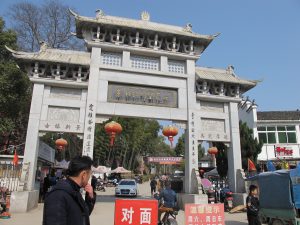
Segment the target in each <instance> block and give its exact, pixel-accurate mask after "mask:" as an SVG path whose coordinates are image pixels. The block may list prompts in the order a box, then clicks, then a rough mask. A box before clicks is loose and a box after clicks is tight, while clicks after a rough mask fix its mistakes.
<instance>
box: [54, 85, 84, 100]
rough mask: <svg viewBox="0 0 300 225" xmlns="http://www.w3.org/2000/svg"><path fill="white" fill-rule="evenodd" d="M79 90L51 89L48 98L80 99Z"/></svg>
mask: <svg viewBox="0 0 300 225" xmlns="http://www.w3.org/2000/svg"><path fill="white" fill-rule="evenodd" d="M81 92H82V91H81V89H75V88H59V87H51V90H50V97H53V98H68V99H81Z"/></svg>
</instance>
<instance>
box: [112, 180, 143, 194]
mask: <svg viewBox="0 0 300 225" xmlns="http://www.w3.org/2000/svg"><path fill="white" fill-rule="evenodd" d="M137 194H138V187H137V183H136V181H135V180H133V179H123V180H121V181H120V182H119V184H118V186H117V187H116V189H115V195H116V196H133V197H136V196H137Z"/></svg>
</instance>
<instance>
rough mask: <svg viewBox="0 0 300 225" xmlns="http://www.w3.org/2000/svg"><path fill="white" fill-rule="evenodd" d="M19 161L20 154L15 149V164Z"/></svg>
mask: <svg viewBox="0 0 300 225" xmlns="http://www.w3.org/2000/svg"><path fill="white" fill-rule="evenodd" d="M18 163H19V156H18V154H17V150H15V154H14V159H13V165H14V166H17V165H18Z"/></svg>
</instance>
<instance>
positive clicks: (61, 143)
mask: <svg viewBox="0 0 300 225" xmlns="http://www.w3.org/2000/svg"><path fill="white" fill-rule="evenodd" d="M55 145H56V148H57V150H60V151H63V150H65V147H66V146H67V145H68V142H67V141H66V140H65V139H63V138H59V139H57V140H56V141H55Z"/></svg>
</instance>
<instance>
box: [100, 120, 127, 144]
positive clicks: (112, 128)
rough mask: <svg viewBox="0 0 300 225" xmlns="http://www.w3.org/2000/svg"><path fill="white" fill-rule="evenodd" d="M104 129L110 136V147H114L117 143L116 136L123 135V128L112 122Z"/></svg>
mask: <svg viewBox="0 0 300 225" xmlns="http://www.w3.org/2000/svg"><path fill="white" fill-rule="evenodd" d="M104 129H105V132H106V133H108V134H109V135H110V146H113V145H114V142H115V138H116V134H119V133H121V132H122V130H123V128H122V126H121V125H120V124H119V123H117V122H115V121H111V122H109V123H107V124H106V125H105V127H104Z"/></svg>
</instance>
